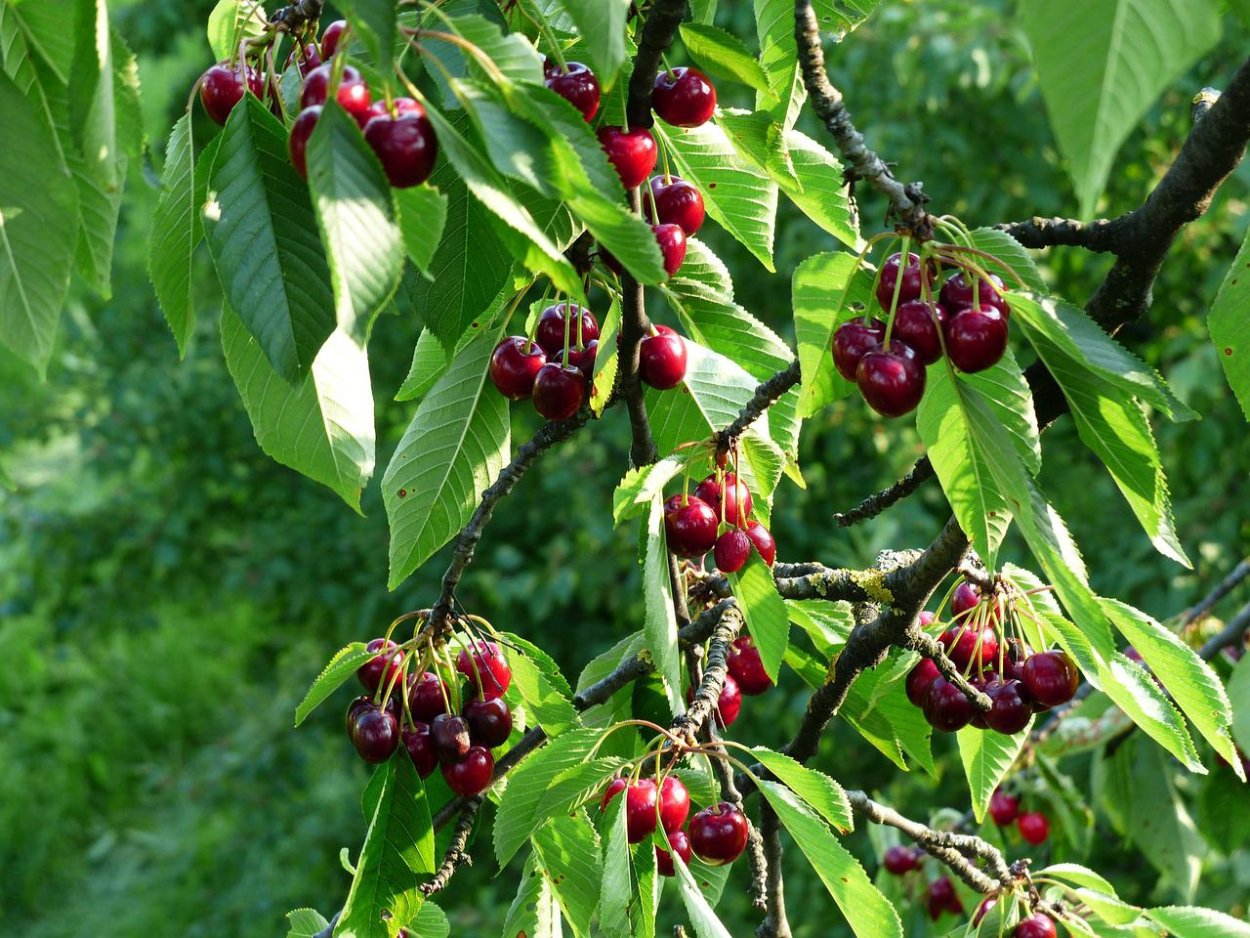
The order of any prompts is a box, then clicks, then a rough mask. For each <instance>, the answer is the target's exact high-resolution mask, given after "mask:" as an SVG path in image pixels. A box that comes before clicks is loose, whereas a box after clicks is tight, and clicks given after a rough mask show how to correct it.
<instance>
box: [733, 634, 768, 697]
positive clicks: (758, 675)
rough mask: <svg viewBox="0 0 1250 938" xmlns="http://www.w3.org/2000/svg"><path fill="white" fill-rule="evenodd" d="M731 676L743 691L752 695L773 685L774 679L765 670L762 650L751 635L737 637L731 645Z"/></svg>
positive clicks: (760, 692) (762, 691)
mask: <svg viewBox="0 0 1250 938" xmlns="http://www.w3.org/2000/svg"><path fill="white" fill-rule="evenodd" d="M729 676H730V677H732V678H733V679H734V680H735V681H737V682H738V687H739V689H740V690H741V691H742V693H744V694H747V695H749V696H752V697H754V696H756V695H757V694H762V693H764V692H765V691H766V690H769V689H770V688H771V687H772V686H773V679H772V678H770V677H769V676H768V672H767V671H765V670H764V662H763V660H762V659H761V658H760V650H759V649H758V648H756V647H755V639H753V638H751V636H750V635H743V636H741V637H740V638H735V639H734V640H733V643H732V644H731V645H730V646H729Z"/></svg>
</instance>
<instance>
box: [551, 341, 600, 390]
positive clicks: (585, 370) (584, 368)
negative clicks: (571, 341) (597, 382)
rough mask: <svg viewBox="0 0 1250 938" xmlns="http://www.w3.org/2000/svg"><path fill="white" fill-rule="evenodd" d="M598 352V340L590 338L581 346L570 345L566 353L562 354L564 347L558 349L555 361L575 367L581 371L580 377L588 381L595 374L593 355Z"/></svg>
mask: <svg viewBox="0 0 1250 938" xmlns="http://www.w3.org/2000/svg"><path fill="white" fill-rule="evenodd" d="M598 353H599V340H598V339H591V340H590V341H589V342H587V343H586V345H585V347H583V348H578V347H577V346H575V345H570V346H569V353H568V354H567V355H565V354H564V349H560V352H559V354H557V355H556V361H558V362H559V363H560V364H562V365H570V366H571V367H573V368H576V369H577V370H578V371H580V372H581V373H582V377H583V378H585V379H586V381H587V382H589V381H591V380H592V379H593V378H594V376H595V356H596V355H597V354H598Z"/></svg>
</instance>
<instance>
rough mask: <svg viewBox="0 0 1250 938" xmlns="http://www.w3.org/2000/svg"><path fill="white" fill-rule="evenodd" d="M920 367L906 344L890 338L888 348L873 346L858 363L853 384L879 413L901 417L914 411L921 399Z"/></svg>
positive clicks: (922, 381)
mask: <svg viewBox="0 0 1250 938" xmlns="http://www.w3.org/2000/svg"><path fill="white" fill-rule="evenodd" d="M924 381H925V375H924V366H923V365H922V364H920V359H919V358H918V357H917V355H916V353H915V351H913V350H912V348H911V346H910V345H905V344H903V343H902V342H899V341H897V340H894V339H891V340H890V347H889V348H888V349H887V348H885V347H884V346H883V345H877V346H874V347H873V348H872V349H870V350H869V351H868V352H866V353H865V354H864V357H863V358H861V359H860V360H859V366H858V367H857V368H856V369H855V384H856V386H857V387H858V388H859V392H860V394H862V395H863V396H864V400H865V401H867V402H868V406H869V407H871V408H872V409H873V410H875V411H876V412H877V413H879V414H883V415H884V416H886V417H901V416H902V415H903V414H906V413H910V412H911V411H913V410H915V409H916V405H917V404H919V403H920V398H922V397H923V396H924Z"/></svg>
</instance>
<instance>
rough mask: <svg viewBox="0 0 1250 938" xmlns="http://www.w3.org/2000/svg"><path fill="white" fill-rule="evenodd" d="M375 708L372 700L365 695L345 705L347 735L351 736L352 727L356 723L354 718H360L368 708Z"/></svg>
mask: <svg viewBox="0 0 1250 938" xmlns="http://www.w3.org/2000/svg"><path fill="white" fill-rule="evenodd" d="M376 706H377V704H375V703H374V702H373V698H372V697H369V696H367V695H366V696H364V697H357V698H356V699H355V700H353V701H352V702H351V703H350V704H348V705H347V732H348V735H350V734H351V731H352V725H353V724H354V723H355V722H356V717H358V716H360V714H361V713H363V712H364V711H365V710H367V709H368V708H370V707H376Z"/></svg>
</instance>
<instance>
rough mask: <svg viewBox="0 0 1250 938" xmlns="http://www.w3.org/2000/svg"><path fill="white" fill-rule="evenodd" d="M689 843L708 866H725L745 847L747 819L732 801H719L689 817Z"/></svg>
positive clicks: (740, 853) (738, 855)
mask: <svg viewBox="0 0 1250 938" xmlns="http://www.w3.org/2000/svg"><path fill="white" fill-rule="evenodd" d="M690 846H691V849H693V850H694V852H695V853H696V854H697V855H698V857H699V859H700V860H702V861H703V862H704V863H706V864H707V865H708V866H724V865H725V864H726V863H732V862H733V861H734V860H736V859H738V857H740V856H742V851H743V850H745V849H746V846H747V819H746V816H745V815H744V814H743V813H742V812H741V811H740V810H739V809H738V807H737V806H736V805H734V804H731V803H730V802H728V801H722V802H721V803H720V804H718V805H715V806H714V807H711V808H704V809H703V810H702V811H700V812H699V813H698V814H696V815H695V816H694V817H693V818H691V819H690Z"/></svg>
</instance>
